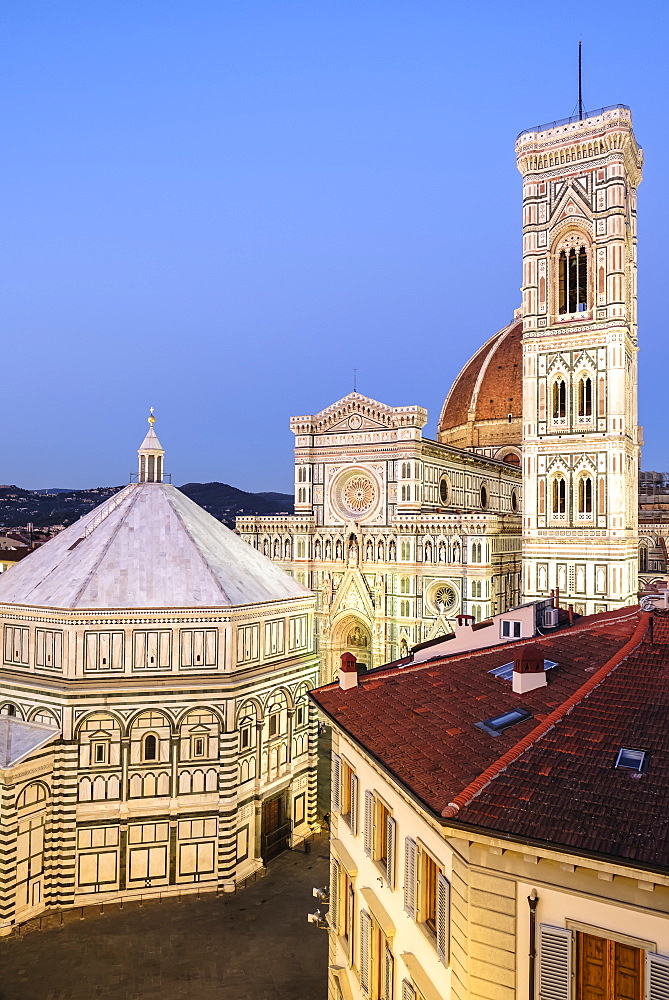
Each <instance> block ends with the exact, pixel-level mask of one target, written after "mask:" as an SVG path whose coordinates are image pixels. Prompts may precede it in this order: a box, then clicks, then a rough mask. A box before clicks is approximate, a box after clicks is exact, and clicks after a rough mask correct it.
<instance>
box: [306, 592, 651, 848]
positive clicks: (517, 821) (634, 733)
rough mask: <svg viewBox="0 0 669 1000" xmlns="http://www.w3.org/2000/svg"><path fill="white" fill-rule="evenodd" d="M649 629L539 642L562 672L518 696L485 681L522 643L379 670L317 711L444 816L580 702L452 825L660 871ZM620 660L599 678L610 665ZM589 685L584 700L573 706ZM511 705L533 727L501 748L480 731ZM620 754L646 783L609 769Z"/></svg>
mask: <svg viewBox="0 0 669 1000" xmlns="http://www.w3.org/2000/svg"><path fill="white" fill-rule="evenodd" d="M646 620H647V616H640V614H639V612H638V609H630V608H626V609H623V610H622V611H619V612H610V613H608V614H606V615H597V616H593V617H592V618H587V619H582V620H581V621H580V622H578V623H577V624H576V625H574V626H573V627H572V628H569V629H565V630H564V631H560V632H557V633H555V634H553V635H552V636H550V637H546V638H544V639H542V640H540V642H539V645H540V646H541V648H542V649H543V650H544V653H545V657H546V658H547V659H551V660H555V661H556V662H557V663H558V666H557V667H555V668H554V669H553V670H551V671H550V672H548V673H547V686H546V687H543V688H538V689H536V690H534V691H531V692H529V693H527V694H524V695H516V694H514V693H513V691H512V688H511V684H510V682H509V681H504V680H502V679H501V678H497V677H494V676H492V675H491V674H490V673H489V671H490V670H491V669H493V668H494V667H498V666H501V665H502V664H503V663H508V662H509V661H510V660H511V659H512V658H513V650H514V649H516V648H517V647H518V646H522V645H523V643H522V642H519V643H513V644H508V645H507V644H505V645H501V646H496V647H493V648H490V649H488V650H483V651H479V652H475V653H470V654H467V655H454V656H451V657H445V658H444V659H443V660H441V661H438V662H437V663H430V665H429V667H426V666H425V665H421V664H419V665H416V666H411V665H409V666H406V667H404V668H396V667H394V668H382V669H381V670H377V671H374V672H373V673H372V674H370V675H368V676H367V677H365V676H363V677H362V678H361V679H360V684H359V686H358V688H354V689H353V690H350V691H346V692H344V691H342V690H341V689H340V688H339V686H338V685H329V686H327V687H324V688H320V689H319V690H317V691H316V692H314V693H313V698H314V701H315V702H316V703H317V704H318V705H319V707H320V708H321V709H322V710H323V711H324V712H325V713H326V714H327V715H329V716H330V717H331V718H332V720H333V721H334V722H335V723H336V724H337V725H338V726H340V727H341V728H342V729H344V730H345V731H346V732H347V733H349V734H350V735H351V736H352V737H353V739H354V740H355V741H356V742H357V743H359V744H360V745H361V746H362V747H363V748H364V749H365V750H367V751H368V752H369V753H370V754H371V755H372V756H373V757H374V758H376V759H377V760H378V761H379V762H380V763H381V764H383V765H384V766H385V767H386V769H387V770H388V771H390V772H392V773H393V774H394V775H395V776H396V778H397V779H398V780H399V781H400V782H401V783H402V784H403V785H404V786H405V787H406V788H407V789H408V790H409V791H410V792H411V793H413V794H414V795H415V796H416V797H418V798H419V799H420V800H421V801H422V802H423V803H425V805H426V806H428V808H430V809H431V810H432V811H433V812H435V813H437V814H440V813H441V812H442V810H444V809H445V808H446V807H447V806H448V804H449V803H451V802H453V800H454V799H456V797H457V796H458V795H459V794H461V793H462V792H463V789H466V788H467V786H469V785H470V784H471V783H472V782H476V781H477V780H478V779H479V778H480V776H481V775H483V774H484V773H485V772H486V770H487V769H488V768H490V767H491V765H493V764H494V763H495V762H496V761H499V759H500V758H501V757H502V756H503V755H504V754H506V753H507V752H510V751H512V750H513V748H514V747H517V745H518V744H519V743H520V742H521V741H522V740H523V738H524V737H527V736H528V734H530V733H532V732H533V730H535V729H536V728H537V726H538V724H540V720H541V719H544V718H548V716H550V715H551V713H555V712H556V711H557V712H558V713H559V712H561V711H562V710H563V709H564V707H565V704H566V703H567V702H568V700H569V699H571V700H572V701H573V696H574V695H575V693H576V692H579V699H578V700H577V701H576V703H575V704H573V705H572V704H571V702H570V703H569V705H568V706H567V708H568V709H569V714H567V715H566V716H565V717H564V718H562V719H561V720H560V721H558V722H555V721H554V722H553V723H551V725H550V728H548V731H547V732H546V733H544V734H543V735H542V736H541V738H540V739H538V740H537V741H536V742H533V743H532V745H531V746H529V748H527V749H524V752H522V753H521V754H520V755H519V756H518V757H517V759H515V760H513V761H512V762H511V763H509V764H508V766H506V767H505V768H504V770H502V771H501V773H499V774H497V775H496V776H494V777H492V778H491V779H490V780H488V781H487V782H486V783H485V784H484V786H483V788H482V789H481V790H480V791H479V793H478V794H477V795H476V796H475V797H473V798H471V800H470V801H468V802H465V803H464V804H463V805H462V806H461V808H460V810H459V812H457V814H456V816H455V817H454V818H453V819H452V820H449V822H452V823H454V824H456V825H457V824H459V823H465V824H467V825H468V826H479V827H485V828H487V829H489V830H494V831H498V832H501V833H504V834H507V835H511V836H514V835H516V836H522V837H526V838H530V839H535V840H538V841H544V842H547V843H552V844H555V843H559V844H563V845H564V846H568V847H572V848H575V849H578V850H584V851H595V852H599V853H604V854H606V855H609V856H615V857H620V858H626V859H629V860H632V861H635V862H640V863H643V864H655V865H658V864H659V865H663V866H669V613H665V614H662V613H660V614H656V615H655V629H654V642H653V643H652V644H651V643H649V641H648V639H647V638H646V639H645V640H644V641H643V642H642V641H641V637H642V635H643V631H644V628H645V623H646ZM536 641H537V640H536V639H532V640H526V642H532V643H534V642H536ZM623 656H626V657H627V658H625V659H623V660H622V663H621V664H620V665H616V663H615V661H614V663H613V666H612V667H611V668H610V669H609V667H610V663H609V661H612V659H614V658H615V660H617V659H620V658H621V657H623ZM607 664H608V665H609V666H607V669H606V670H604V669H602V668H604V667H605V665H607ZM597 671H600V673H599V674H597ZM607 671H608V672H607ZM591 681H592V685H591V686H592V690H590V691H589V692H588V693H587V694H586V695H584V696H582V691H581V689H582V688H583V685H584V684H585V683H586V682H588V683H589V682H591ZM515 706H522V707H523V708H526V709H527V710H528V711H530V712H531V718H530V719H527V720H525V721H523V722H520V723H517V724H516V725H513V726H511V727H509V728H508V729H507V730H505V731H504V732H502V733H501V734H500V735H499V736H497V737H493V736H490V735H488V734H487V733H485V732H484V731H482V730H481V729H479V728H478V727H477V726H476V723H477V722H481V721H482V720H485V719H488V718H492V717H494V716H496V715H499V714H501V713H502V712H505V711H507V710H508V709H510V708H513V707H515ZM548 721H549V723H550V719H549V720H548ZM621 746H629V747H631V748H639V749H646V750H647V751H648V752H649V754H650V765H649V767H648V770H647V772H645V773H643V774H641V775H637V774H636V773H635V772H632V771H626V770H623V769H617V768H615V766H614V764H615V757H616V754H617V752H618V750H619V748H620V747H621ZM584 816H587V817H588V822H587V823H584V822H583V818H584Z"/></svg>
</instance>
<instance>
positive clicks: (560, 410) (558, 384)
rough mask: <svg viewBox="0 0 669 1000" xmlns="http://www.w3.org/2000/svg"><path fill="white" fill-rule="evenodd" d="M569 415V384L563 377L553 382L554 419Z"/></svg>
mask: <svg viewBox="0 0 669 1000" xmlns="http://www.w3.org/2000/svg"><path fill="white" fill-rule="evenodd" d="M566 416H567V386H566V385H565V381H564V379H563V378H556V380H555V381H554V382H553V420H562V419H564V418H565V417H566Z"/></svg>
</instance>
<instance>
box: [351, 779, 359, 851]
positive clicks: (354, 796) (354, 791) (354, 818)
mask: <svg viewBox="0 0 669 1000" xmlns="http://www.w3.org/2000/svg"><path fill="white" fill-rule="evenodd" d="M350 822H351V833H352V834H353V836H354V837H355V836H356V834H357V832H358V778H357V775H355V774H353V773H351V812H350Z"/></svg>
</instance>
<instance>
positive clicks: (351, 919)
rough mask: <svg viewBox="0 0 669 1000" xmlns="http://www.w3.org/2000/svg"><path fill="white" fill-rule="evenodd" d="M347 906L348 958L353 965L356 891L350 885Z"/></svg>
mask: <svg viewBox="0 0 669 1000" xmlns="http://www.w3.org/2000/svg"><path fill="white" fill-rule="evenodd" d="M346 905H347V906H348V957H349V965H353V955H354V951H353V949H354V948H355V941H354V937H355V933H354V927H355V889H354V888H353V886H352V885H350V884H349V887H348V901H347V903H346Z"/></svg>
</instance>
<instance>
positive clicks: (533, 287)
mask: <svg viewBox="0 0 669 1000" xmlns="http://www.w3.org/2000/svg"><path fill="white" fill-rule="evenodd" d="M516 154H517V162H518V169H519V170H520V172H521V174H522V176H523V284H522V292H523V305H522V316H523V507H524V509H523V593H524V597H525V599H526V600H528V599H536V598H539V597H547V596H548V595H549V593H550V590H551V589H553V588H558V589H559V591H560V602H561V603H562V604H566V603H570V604H573V605H574V608H575V610H576V611H578V612H580V613H586V614H592V613H594V612H597V611H605V610H610V609H613V608H618V607H622V606H624V605H627V604H634V603H636V596H637V587H638V583H637V566H638V551H637V550H638V538H637V535H638V525H637V480H638V466H639V448H640V444H641V433H640V428H639V427H638V426H637V350H638V348H637V315H636V313H637V308H636V306H637V291H636V189H637V187H638V185H639V183H640V181H641V165H642V162H643V155H642V152H641V150H640V149H639V147H638V145H637V143H636V140H635V138H634V132H633V131H632V116H631V113H630V110H629V108H627V107H625V106H624V105H615V106H612V107H608V108H602V109H601V110H599V111H595V112H589V113H584V114H583V115H581V116H577V117H575V118H569V119H565V120H563V121H559V122H551V123H550V124H548V125H542V126H539V127H538V128H534V129H528V130H527V131H525V132H521V134H520V135H519V137H518V139H517V142H516Z"/></svg>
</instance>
